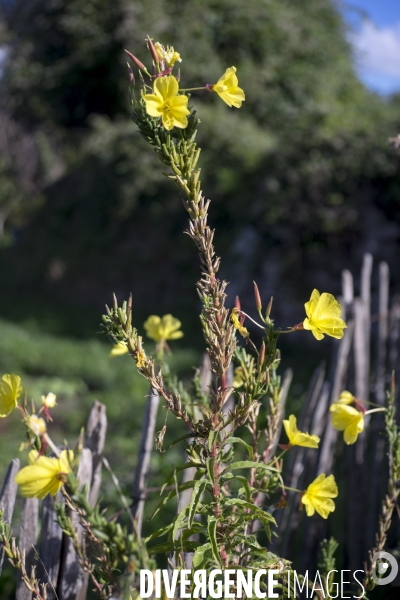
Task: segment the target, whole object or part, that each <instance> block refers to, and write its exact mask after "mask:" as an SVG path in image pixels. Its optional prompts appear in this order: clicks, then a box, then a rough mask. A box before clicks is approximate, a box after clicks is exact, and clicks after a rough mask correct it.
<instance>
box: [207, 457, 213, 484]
mask: <svg viewBox="0 0 400 600" xmlns="http://www.w3.org/2000/svg"><path fill="white" fill-rule="evenodd" d="M214 464H215V458H206V467H207V473H208V477H209V479H210V481H211V483H215V481H214Z"/></svg>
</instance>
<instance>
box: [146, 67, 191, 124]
mask: <svg viewBox="0 0 400 600" xmlns="http://www.w3.org/2000/svg"><path fill="white" fill-rule="evenodd" d="M153 92H154V93H153V94H145V95H144V96H143V100H144V101H145V103H146V112H147V114H148V115H150V116H151V117H162V122H163V125H164V127H165V129H167V130H171V129H172V128H173V127H178V128H181V129H184V128H185V127H187V125H188V120H187V115H188V114H189V113H190V111H189V110H188V107H187V105H188V97H187V96H185V95H181V96H178V92H179V84H178V81H177V79H176V78H175V77H174V76H173V75H168V76H166V77H157V79H156V80H155V81H154V85H153Z"/></svg>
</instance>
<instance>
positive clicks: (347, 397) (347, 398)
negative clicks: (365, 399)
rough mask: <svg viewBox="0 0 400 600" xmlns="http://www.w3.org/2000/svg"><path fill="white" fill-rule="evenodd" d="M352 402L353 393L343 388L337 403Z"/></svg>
mask: <svg viewBox="0 0 400 600" xmlns="http://www.w3.org/2000/svg"><path fill="white" fill-rule="evenodd" d="M352 402H354V395H353V394H352V393H351V392H348V391H347V390H344V391H343V392H342V393H341V394H340V396H339V400H338V401H337V404H351V403H352Z"/></svg>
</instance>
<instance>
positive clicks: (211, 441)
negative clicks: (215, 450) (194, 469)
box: [208, 429, 218, 452]
mask: <svg viewBox="0 0 400 600" xmlns="http://www.w3.org/2000/svg"><path fill="white" fill-rule="evenodd" d="M217 435H218V431H214V429H212V430H211V431H210V433H209V436H208V450H209V451H210V452H211V450H212V447H213V445H214V441H215V438H216V437H217Z"/></svg>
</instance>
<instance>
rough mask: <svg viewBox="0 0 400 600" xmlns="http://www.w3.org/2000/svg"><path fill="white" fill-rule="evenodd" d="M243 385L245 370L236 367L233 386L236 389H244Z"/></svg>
mask: <svg viewBox="0 0 400 600" xmlns="http://www.w3.org/2000/svg"><path fill="white" fill-rule="evenodd" d="M243 383H244V380H243V369H242V367H236V369H235V376H234V378H233V381H232V385H233V387H234V388H240V387H242V385H243Z"/></svg>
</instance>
